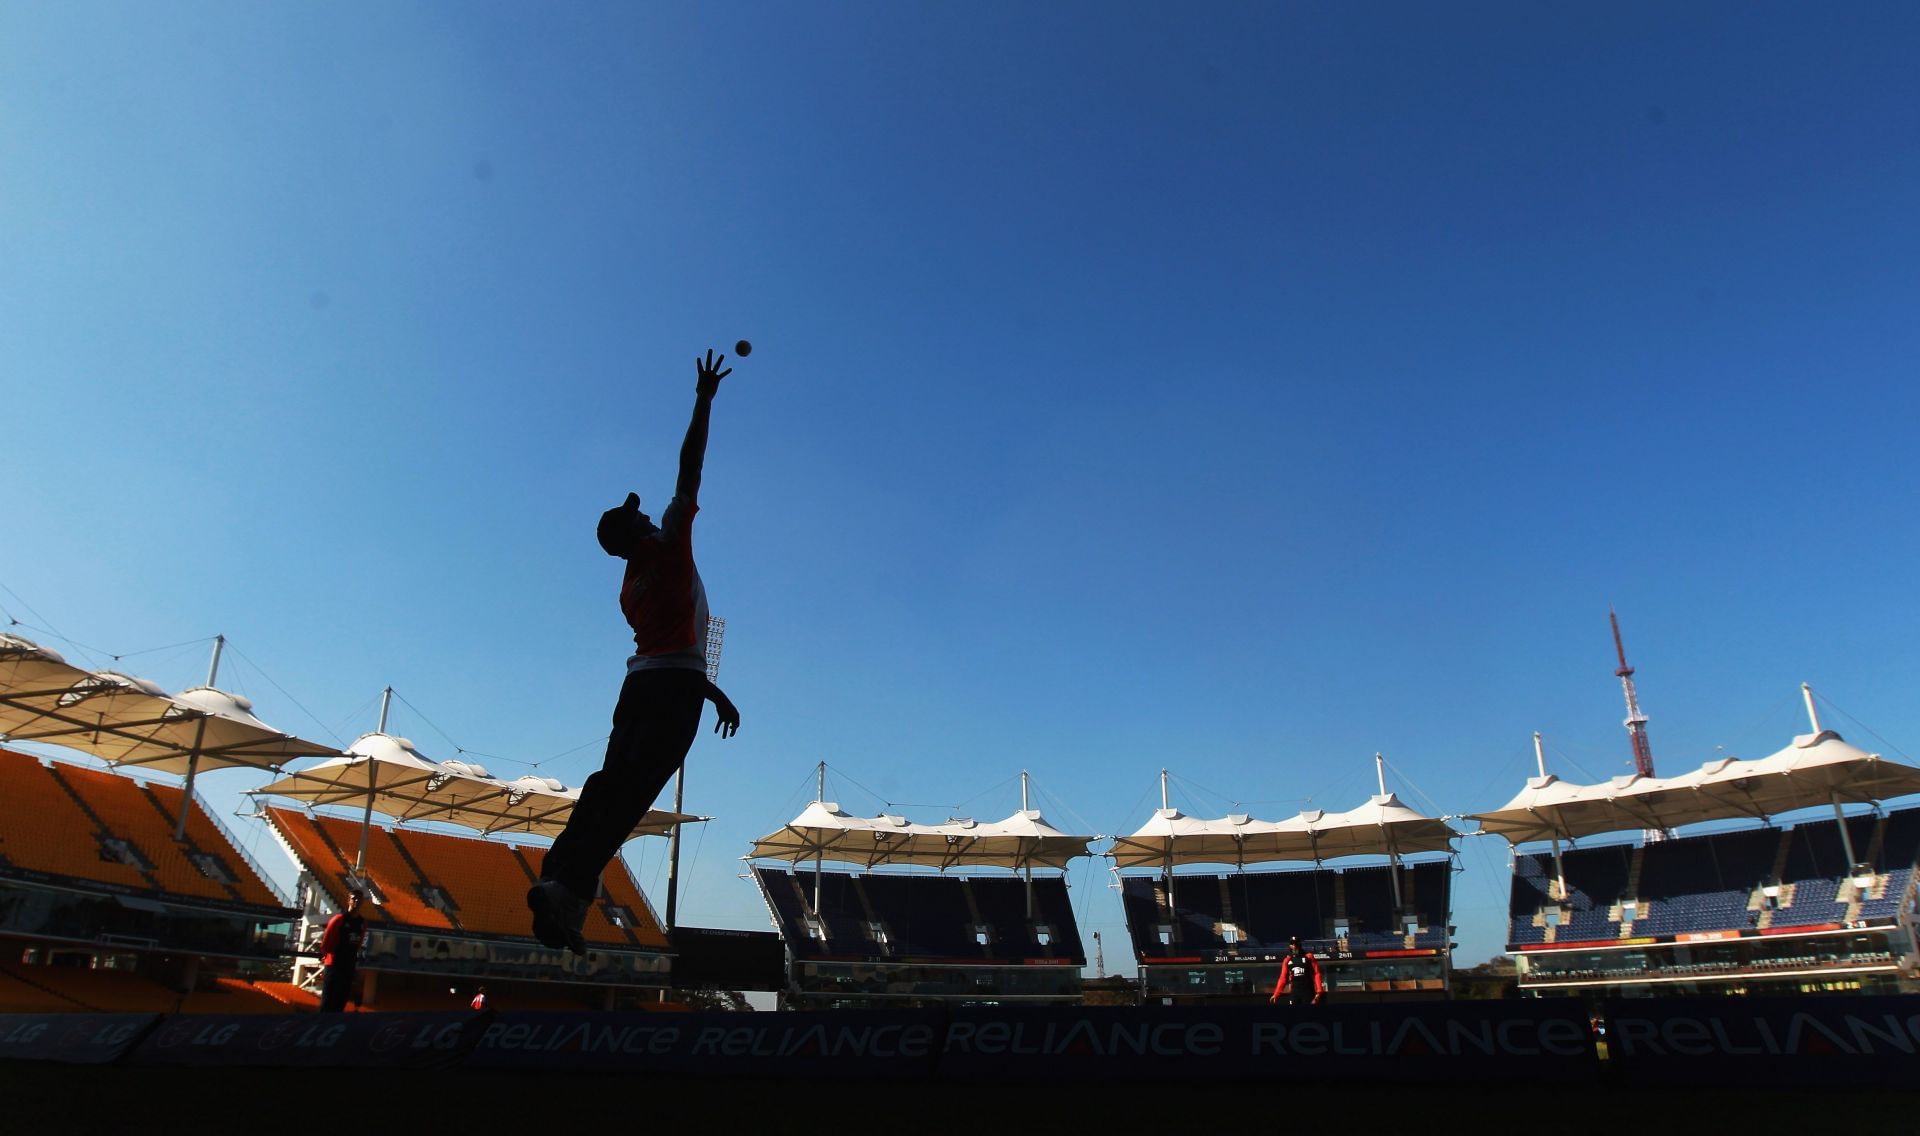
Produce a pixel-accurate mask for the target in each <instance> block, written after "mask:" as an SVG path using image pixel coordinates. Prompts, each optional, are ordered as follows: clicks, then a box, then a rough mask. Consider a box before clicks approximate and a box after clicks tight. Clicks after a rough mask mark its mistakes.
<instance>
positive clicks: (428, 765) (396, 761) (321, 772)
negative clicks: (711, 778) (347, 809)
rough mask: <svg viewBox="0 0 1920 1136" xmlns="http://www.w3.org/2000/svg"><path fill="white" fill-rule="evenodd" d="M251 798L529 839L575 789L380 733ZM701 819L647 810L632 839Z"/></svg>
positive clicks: (552, 830)
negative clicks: (435, 754)
mask: <svg viewBox="0 0 1920 1136" xmlns="http://www.w3.org/2000/svg"><path fill="white" fill-rule="evenodd" d="M252 792H253V793H255V794H271V795H273V796H279V797H286V798H289V799H291V800H296V801H302V802H305V803H306V804H308V805H310V806H311V805H350V806H354V807H359V808H364V807H365V806H366V804H367V798H368V794H369V793H371V794H372V797H373V811H374V812H377V813H379V814H381V815H382V816H387V817H391V818H393V819H394V820H398V821H402V822H407V821H422V820H431V821H439V822H441V823H444V824H454V825H460V826H463V827H466V828H472V829H476V830H478V831H480V832H481V833H484V834H492V833H497V832H513V833H523V834H527V835H533V836H557V835H558V834H559V833H560V830H561V829H562V828H564V827H566V823H567V818H568V817H569V816H570V815H571V814H572V813H573V807H574V805H575V804H577V803H578V802H579V799H580V790H578V789H572V788H568V787H567V786H565V785H562V784H561V783H560V782H558V781H555V780H553V779H552V778H550V777H531V776H530V777H521V778H519V779H517V780H514V781H503V780H501V779H499V778H497V777H494V776H493V775H492V774H490V773H488V772H487V770H486V769H485V768H484V767H482V766H479V765H473V764H471V763H468V762H464V761H458V760H448V761H435V760H433V759H432V758H429V757H427V756H426V755H424V754H422V753H421V752H420V751H419V750H418V749H416V748H414V744H413V743H412V742H411V741H409V740H408V739H406V738H401V737H394V736H392V735H390V734H380V733H373V734H364V735H362V736H361V737H360V738H358V739H356V740H355V741H354V743H353V744H352V745H351V746H349V747H347V755H346V756H345V757H338V758H334V759H333V760H331V761H323V762H321V763H320V764H318V765H315V766H313V767H311V768H309V769H303V770H301V771H299V772H297V773H291V774H288V775H287V776H285V777H282V778H281V779H280V780H278V781H275V782H273V783H272V784H270V785H267V786H264V787H262V788H259V789H255V790H252ZM704 819H706V818H704V817H695V816H686V815H683V814H680V813H672V812H663V811H661V810H658V809H655V810H650V811H649V812H648V813H647V815H646V816H645V817H643V818H642V819H641V821H640V823H639V824H638V825H637V826H636V827H635V828H634V831H633V833H632V835H634V836H663V835H665V834H666V833H667V832H669V831H671V830H672V828H673V826H674V825H675V824H676V823H683V822H692V821H700V820H704Z"/></svg>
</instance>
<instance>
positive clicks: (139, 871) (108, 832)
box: [45, 765, 166, 891]
mask: <svg viewBox="0 0 1920 1136" xmlns="http://www.w3.org/2000/svg"><path fill="white" fill-rule="evenodd" d="M45 768H46V771H47V774H48V775H49V776H50V777H52V778H53V782H54V784H56V785H58V786H60V789H61V791H62V792H64V793H66V795H67V796H68V797H69V798H71V799H72V800H73V803H74V804H76V805H78V806H79V807H80V811H81V812H82V813H84V814H85V815H86V818H87V821H88V823H90V824H92V825H93V831H94V834H95V835H96V836H98V837H99V838H100V839H101V840H102V841H103V842H104V841H106V840H109V839H121V840H125V838H124V837H117V836H116V835H115V833H114V831H113V828H112V827H111V826H109V825H108V824H107V822H106V821H105V820H103V819H101V817H100V814H99V813H97V812H95V811H94V810H93V806H92V805H91V804H89V803H88V802H87V799H86V798H85V797H83V796H81V795H80V793H79V792H78V791H77V790H76V789H74V787H73V785H72V783H71V782H69V781H68V780H67V779H66V778H65V777H62V776H61V775H60V770H59V768H58V767H57V766H52V765H49V766H46V767H45ZM125 843H126V844H127V846H128V847H129V848H131V849H132V850H133V852H134V855H136V856H139V857H140V858H141V859H142V860H144V861H145V862H146V863H147V864H152V863H153V858H152V857H150V856H148V855H147V854H146V852H145V851H144V850H142V849H141V848H140V846H139V845H137V844H135V843H134V842H133V841H131V840H125ZM100 858H101V861H102V862H103V863H120V861H117V860H108V859H107V854H106V852H105V845H104V843H103V844H102V851H101V853H100ZM122 866H123V867H126V868H128V869H130V870H131V871H133V872H134V873H135V874H136V875H138V876H139V877H140V882H141V883H142V884H143V885H144V886H146V887H147V888H149V889H151V890H153V891H164V890H166V889H165V888H163V887H161V886H160V880H159V877H157V876H155V875H154V874H153V869H152V868H150V867H141V866H139V865H135V864H122Z"/></svg>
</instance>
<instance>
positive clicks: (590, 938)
mask: <svg viewBox="0 0 1920 1136" xmlns="http://www.w3.org/2000/svg"><path fill="white" fill-rule="evenodd" d="M264 815H265V817H266V820H267V822H268V824H269V826H270V827H271V828H272V830H273V832H274V833H275V834H276V835H277V836H278V837H279V839H280V841H281V843H282V844H283V845H284V846H285V848H286V849H287V851H288V853H289V854H290V855H291V856H292V857H293V859H294V860H295V862H296V863H297V864H298V865H299V867H300V871H301V875H300V881H301V890H302V897H303V908H304V919H303V930H302V932H301V938H300V941H301V942H302V943H303V944H306V945H307V947H308V951H307V952H305V953H304V954H303V958H302V960H301V962H300V963H299V965H298V967H297V969H296V978H297V979H303V980H304V981H302V982H299V983H296V986H295V988H296V989H303V990H304V989H307V988H309V987H310V986H311V983H312V981H313V980H314V979H315V978H316V977H317V975H318V967H317V963H316V962H314V961H311V945H312V943H313V941H314V940H315V939H317V937H318V935H319V933H320V929H321V927H322V926H323V924H324V923H325V920H326V918H327V917H328V916H329V915H330V914H331V913H332V912H333V911H337V910H339V909H340V908H341V907H342V906H343V905H344V904H345V902H346V898H347V895H348V892H349V889H350V887H351V886H352V884H353V882H354V880H355V878H356V877H355V873H354V867H353V865H354V861H355V859H356V857H357V856H358V854H359V846H360V839H361V827H362V826H361V823H360V821H359V819H357V818H353V819H349V818H345V817H336V816H329V815H325V814H319V813H311V812H302V811H300V810H296V809H289V808H282V807H278V806H269V807H268V808H267V809H266V810H265V813H264ZM366 836H367V857H366V863H365V866H364V869H363V870H362V871H361V873H360V878H362V879H364V880H365V882H366V883H368V884H370V885H371V887H372V890H373V894H374V903H373V905H372V906H371V908H370V909H369V908H367V907H363V908H362V912H363V914H364V915H366V917H367V920H368V934H367V944H366V947H365V950H364V952H363V955H362V961H361V967H360V969H361V972H362V975H363V978H362V983H361V986H362V990H361V993H362V997H364V998H365V999H366V1003H367V1005H368V1006H369V1007H371V1008H377V1009H382V1010H394V1009H405V1008H414V1009H443V1010H444V1009H449V1008H457V1007H459V1006H463V1005H464V1004H465V999H466V998H468V997H470V996H471V994H470V990H471V987H472V986H473V985H475V984H477V983H478V982H480V981H482V980H484V981H485V983H486V984H487V987H488V991H489V997H490V998H491V999H492V1000H493V1001H494V1002H495V1003H496V1004H499V1005H509V1004H510V1005H513V1006H517V1007H524V1008H570V1009H576V1010H577V1009H581V1008H583V1007H605V1006H612V1005H616V1004H622V1005H628V1006H631V1007H632V1008H642V1007H643V1006H652V1005H657V1004H659V1002H660V1000H661V998H662V997H664V993H665V990H666V988H667V985H668V983H669V982H670V979H671V976H670V954H671V948H670V947H669V945H668V940H667V936H666V935H665V933H664V932H663V931H662V929H661V926H660V922H659V919H658V917H657V916H656V915H655V913H654V911H653V909H652V907H651V906H650V905H649V904H648V903H647V902H646V899H645V898H644V897H643V896H642V895H641V892H640V889H639V887H638V886H637V885H636V884H635V883H634V881H633V877H632V876H631V874H629V873H628V871H627V869H626V865H625V862H624V861H622V860H620V859H619V858H617V857H616V858H615V859H614V860H613V861H611V862H610V863H609V864H608V865H607V867H606V870H605V871H604V872H603V873H602V875H601V893H600V895H599V897H598V898H597V900H596V902H595V903H594V904H593V905H592V906H591V907H590V908H589V910H588V915H587V921H586V925H585V927H584V933H585V936H586V939H587V944H588V947H589V954H588V955H587V956H586V957H585V958H579V957H576V956H574V955H572V954H569V953H565V952H560V951H554V950H551V949H549V948H546V947H544V946H542V945H540V944H539V943H538V942H537V941H536V940H534V939H533V937H532V928H531V926H530V924H529V921H528V915H527V909H526V898H525V897H526V892H527V888H528V886H529V885H530V884H531V883H532V882H533V881H534V880H536V879H538V878H539V871H540V864H541V861H542V859H543V857H544V855H545V850H544V849H543V848H540V847H534V846H516V845H511V844H506V843H501V842H498V841H493V840H484V839H480V838H477V837H470V836H457V835H452V834H448V833H441V832H429V831H422V830H417V829H403V828H389V827H384V826H379V825H376V826H374V827H373V828H371V829H370V830H368V831H367V834H366ZM285 1000H286V1001H288V1002H289V1003H290V1004H292V1003H295V1002H297V999H294V998H291V997H289V998H287V999H285Z"/></svg>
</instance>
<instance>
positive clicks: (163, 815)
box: [140, 785, 247, 903]
mask: <svg viewBox="0 0 1920 1136" xmlns="http://www.w3.org/2000/svg"><path fill="white" fill-rule="evenodd" d="M140 796H141V797H142V798H143V799H144V800H145V801H146V802H147V803H148V804H150V805H152V806H153V808H154V811H155V812H157V813H159V814H160V821H161V823H162V824H166V825H169V826H171V825H173V824H175V823H176V822H177V821H178V819H179V817H178V815H177V814H173V813H169V812H167V806H165V805H163V804H161V803H160V798H159V797H157V796H155V795H154V793H153V789H152V787H151V786H148V785H141V786H140ZM193 836H194V834H193V825H192V824H191V823H189V824H188V826H187V835H186V837H185V839H183V840H176V841H174V843H175V844H176V845H178V846H179V847H180V848H182V849H184V850H185V851H186V853H187V862H188V864H190V865H191V864H193V858H194V857H196V856H207V857H211V858H212V859H216V860H219V861H220V863H221V866H222V867H224V868H225V869H226V870H227V874H228V875H233V874H234V872H233V865H232V864H231V863H228V862H227V859H226V857H224V856H221V855H219V854H218V853H215V852H209V851H207V850H206V849H205V848H202V847H200V846H199V844H197V843H196V842H195V841H194V839H193ZM194 870H195V871H196V872H197V871H199V868H198V867H197V866H195V867H194ZM204 874H205V873H202V875H204ZM208 882H210V883H212V884H213V885H214V886H215V887H218V888H220V889H221V890H222V891H224V892H226V893H227V898H228V899H230V900H232V901H233V902H235V903H246V902H247V897H246V896H244V895H242V894H240V889H239V888H237V887H235V886H233V885H232V884H230V883H228V882H227V881H225V880H216V879H209V881H208Z"/></svg>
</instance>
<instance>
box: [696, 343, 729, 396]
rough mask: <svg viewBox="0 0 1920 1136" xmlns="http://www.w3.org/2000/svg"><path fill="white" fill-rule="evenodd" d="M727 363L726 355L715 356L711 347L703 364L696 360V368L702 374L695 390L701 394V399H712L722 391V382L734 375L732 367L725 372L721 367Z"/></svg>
mask: <svg viewBox="0 0 1920 1136" xmlns="http://www.w3.org/2000/svg"><path fill="white" fill-rule="evenodd" d="M726 361H727V357H726V356H725V355H715V354H714V353H713V348H711V347H709V348H707V358H706V361H705V362H702V361H701V360H700V359H698V358H695V359H694V361H693V365H694V368H695V369H696V370H698V371H699V372H700V378H699V380H698V381H697V382H696V383H695V385H694V389H695V390H696V391H698V392H699V393H700V397H702V398H712V397H713V396H714V394H715V393H716V392H718V391H719V389H720V380H721V379H724V378H726V377H727V376H728V375H731V374H733V368H732V367H727V368H726V369H725V370H722V369H721V365H722V364H724V363H725V362H726Z"/></svg>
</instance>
